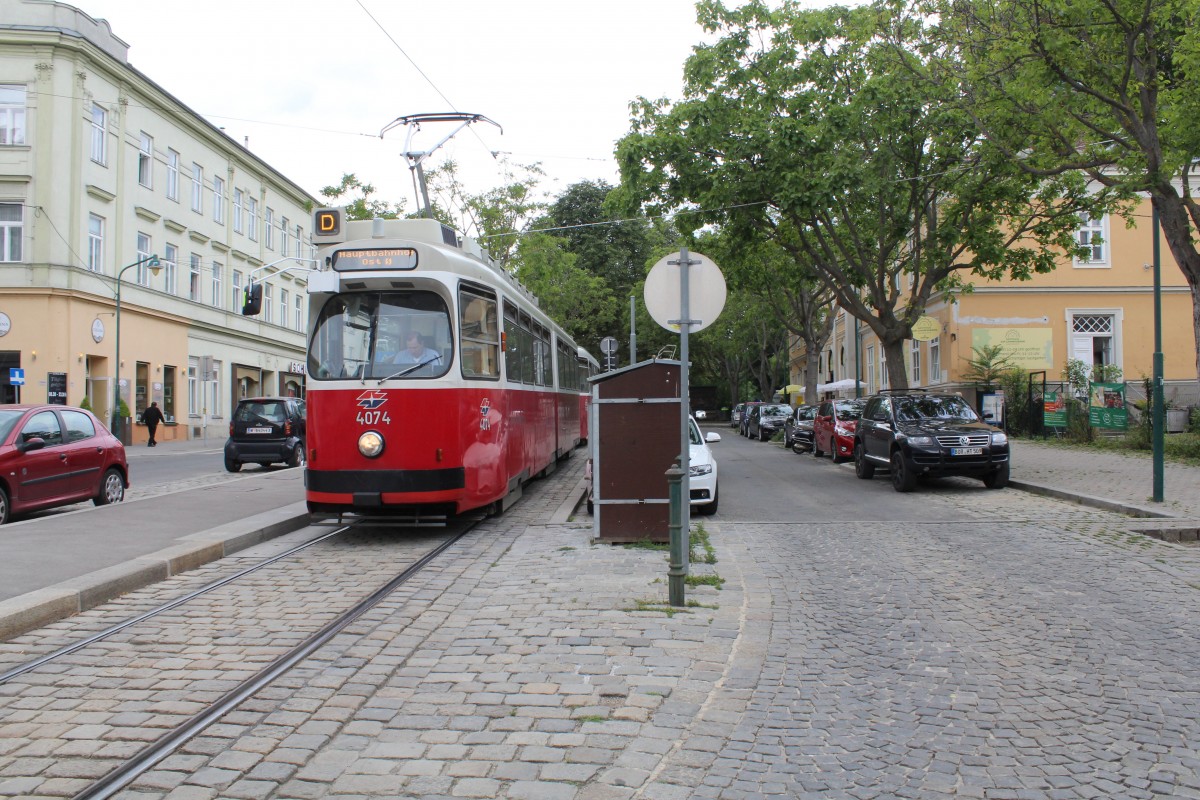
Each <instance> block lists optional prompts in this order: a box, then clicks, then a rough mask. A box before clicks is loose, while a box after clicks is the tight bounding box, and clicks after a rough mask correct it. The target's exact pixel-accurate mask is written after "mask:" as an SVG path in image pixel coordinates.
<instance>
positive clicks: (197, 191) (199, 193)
mask: <svg viewBox="0 0 1200 800" xmlns="http://www.w3.org/2000/svg"><path fill="white" fill-rule="evenodd" d="M192 211H195V212H196V213H197V214H203V213H204V167H202V166H200V165H199V164H197V163H196V162H195V161H193V162H192Z"/></svg>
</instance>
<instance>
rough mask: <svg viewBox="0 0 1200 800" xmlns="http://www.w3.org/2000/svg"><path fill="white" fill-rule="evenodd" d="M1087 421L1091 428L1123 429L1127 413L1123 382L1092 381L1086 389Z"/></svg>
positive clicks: (1125, 426) (1126, 426)
mask: <svg viewBox="0 0 1200 800" xmlns="http://www.w3.org/2000/svg"><path fill="white" fill-rule="evenodd" d="M1088 421H1090V422H1091V423H1092V427H1093V428H1112V429H1115V430H1121V431H1123V430H1125V429H1126V428H1128V427H1129V415H1128V414H1127V413H1126V411H1125V384H1123V383H1093V384H1091V386H1090V388H1089V391H1088Z"/></svg>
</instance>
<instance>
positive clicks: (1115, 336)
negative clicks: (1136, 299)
mask: <svg viewBox="0 0 1200 800" xmlns="http://www.w3.org/2000/svg"><path fill="white" fill-rule="evenodd" d="M1065 317H1066V323H1067V358H1068V359H1072V358H1078V357H1079V354H1080V353H1081V352H1082V350H1083V343H1084V342H1085V341H1086V342H1087V343H1088V346H1087V356H1088V357H1087V358H1086V359H1081V360H1082V361H1084V362H1085V363H1087V365H1088V370H1089V373H1088V374H1089V375H1090V374H1091V372H1090V370H1091V369H1092V367H1093V366H1094V364H1093V354H1094V353H1095V345H1094V343H1093V340H1094V339H1095V338H1096V335H1095V334H1088V333H1076V332H1075V318H1076V317H1110V318H1111V319H1112V331H1111V333H1109V334H1101V335H1108V336H1110V337H1111V339H1112V362H1111V363H1112V364H1114V365H1116V366H1118V367H1120V368H1121V370H1122V371H1124V369H1125V363H1124V359H1123V358H1122V354H1123V353H1124V351H1125V346H1124V341H1123V339H1124V336H1123V332H1122V331H1123V328H1124V320H1125V309H1123V308H1068V309H1067V310H1066V312H1065Z"/></svg>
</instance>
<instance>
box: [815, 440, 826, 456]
mask: <svg viewBox="0 0 1200 800" xmlns="http://www.w3.org/2000/svg"><path fill="white" fill-rule="evenodd" d="M823 455H825V454H824V453H822V452H821V448H820V447H818V446H817V437H816V436H813V457H814V458H820V457H821V456H823Z"/></svg>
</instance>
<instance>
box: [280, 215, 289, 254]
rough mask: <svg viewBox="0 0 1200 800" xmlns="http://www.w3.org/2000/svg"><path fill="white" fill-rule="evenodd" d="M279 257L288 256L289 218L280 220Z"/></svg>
mask: <svg viewBox="0 0 1200 800" xmlns="http://www.w3.org/2000/svg"><path fill="white" fill-rule="evenodd" d="M279 255H281V256H286V255H288V218H287V217H280V218H279Z"/></svg>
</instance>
